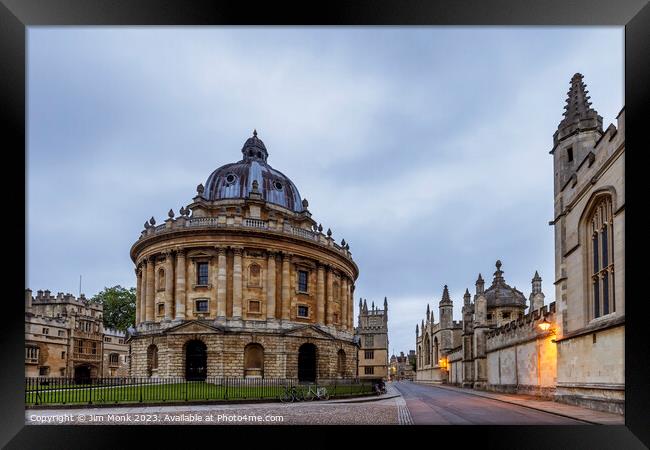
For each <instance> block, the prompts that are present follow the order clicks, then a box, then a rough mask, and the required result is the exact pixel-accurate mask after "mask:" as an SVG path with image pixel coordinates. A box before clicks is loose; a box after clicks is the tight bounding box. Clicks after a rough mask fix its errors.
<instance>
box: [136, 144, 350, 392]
mask: <svg viewBox="0 0 650 450" xmlns="http://www.w3.org/2000/svg"><path fill="white" fill-rule="evenodd" d="M241 152H242V159H241V160H240V161H238V162H236V163H232V164H226V165H224V166H222V167H220V168H218V169H216V170H215V171H214V172H212V174H211V175H210V176H209V177H208V179H207V181H206V184H205V186H204V185H203V184H200V185H199V186H198V187H197V195H196V196H195V197H194V198H193V200H192V202H191V203H190V204H189V205H188V206H187V207H185V206H184V207H181V209H180V214H179V215H178V216H175V214H174V212H173V211H172V210H170V211H169V218H168V219H167V220H165V222H164V223H163V224H161V225H156V224H155V220H154V218H153V217H152V218H151V220H149V221H148V222H145V228H144V230H143V231H142V234H141V236H140V238H139V239H138V240H137V241H136V242H135V244H133V246H132V248H131V258H132V260H133V262H134V263H135V272H136V277H137V288H136V290H137V302H136V303H137V307H136V326H135V329H134V330H132V331H133V332H132V333H131V335H130V338H129V342H130V345H131V375H133V376H152V377H154V376H155V377H183V378H186V379H205V377H221V376H228V377H282V378H285V377H287V378H299V379H301V380H315V379H319V378H335V377H343V378H347V377H354V376H356V365H357V346H356V345H355V343H354V340H353V334H354V326H353V300H352V299H353V295H354V282H355V280H356V279H357V277H358V274H359V271H358V268H357V265H356V264H355V263H354V261H353V259H352V254H351V253H350V246H349V244H347V243H346V242H345V240H342V241H341V243H340V244H337V243H336V242H335V241H334V239H333V237H332V232H331V230H329V229H328V230H327V232H326V233H324V232H323V226H322V225H320V224H318V223H317V222H316V221H315V220H314V219H312V215H311V212H310V211H309V209H308V206H309V204H308V202H307V200H306V199H301V197H300V194H299V193H298V189H297V188H296V186H295V185H294V184H293V182H292V181H291V180H290V179H289V178H287V177H286V176H285V175H284V174H282V173H281V172H279V171H277V170H275V169H273V168H272V167H271V166H270V165H269V164H268V163H267V158H268V152H267V149H266V146H265V145H264V143H263V142H262V141H261V140H260V139H259V138H258V137H257V132H254V133H253V136H252V137H251V138H249V139H248V140H247V141H246V142H245V144H244V146H243V147H242V150H241Z"/></svg>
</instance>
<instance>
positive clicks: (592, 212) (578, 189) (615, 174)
mask: <svg viewBox="0 0 650 450" xmlns="http://www.w3.org/2000/svg"><path fill="white" fill-rule="evenodd" d="M587 93H588V91H587V90H586V86H585V83H584V82H583V76H582V75H581V74H579V73H576V74H575V75H574V76H573V78H572V79H571V85H570V89H569V92H568V98H567V105H566V106H565V109H566V111H565V113H564V115H565V117H564V119H563V120H562V122H561V123H560V125H559V127H558V129H557V131H556V132H555V134H554V136H553V149H552V150H551V152H550V153H551V154H552V155H553V168H554V180H555V184H554V186H555V189H554V193H555V217H554V219H553V221H552V222H551V224H552V225H553V226H554V228H555V296H556V302H557V320H556V324H555V325H556V327H555V328H556V334H557V336H556V342H557V358H558V362H557V367H558V374H557V388H556V394H555V395H556V399H557V400H558V401H562V402H567V403H571V404H577V405H583V406H587V407H591V408H597V409H602V410H606V411H613V412H618V413H623V410H624V400H625V358H624V356H625V109H624V108H623V109H622V110H621V111H620V113H619V114H618V117H617V121H618V127H615V126H614V125H613V124H610V125H609V126H608V127H607V129H606V130H605V131H603V127H602V121H603V119H602V117H601V116H599V115H598V113H597V112H596V111H595V110H594V109H592V108H591V103H590V102H589V101H588V100H589V97H588V96H587Z"/></svg>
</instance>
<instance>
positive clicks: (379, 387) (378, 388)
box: [373, 381, 388, 395]
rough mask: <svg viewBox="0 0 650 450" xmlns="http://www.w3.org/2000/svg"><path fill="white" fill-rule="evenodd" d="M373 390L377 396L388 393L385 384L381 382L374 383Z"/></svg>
mask: <svg viewBox="0 0 650 450" xmlns="http://www.w3.org/2000/svg"><path fill="white" fill-rule="evenodd" d="M373 390H374V391H375V394H377V395H381V394H385V393H386V392H388V391H387V390H386V384H385V383H384V382H383V381H380V382H379V383H375V384H374V386H373Z"/></svg>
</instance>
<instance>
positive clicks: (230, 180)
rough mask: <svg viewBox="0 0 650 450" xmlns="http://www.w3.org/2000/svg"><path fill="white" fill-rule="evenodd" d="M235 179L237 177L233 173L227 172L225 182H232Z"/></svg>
mask: <svg viewBox="0 0 650 450" xmlns="http://www.w3.org/2000/svg"><path fill="white" fill-rule="evenodd" d="M236 179H237V177H236V176H235V174H234V173H229V174H228V175H226V183H227V184H233V183H234V182H235V180H236Z"/></svg>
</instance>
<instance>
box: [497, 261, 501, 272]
mask: <svg viewBox="0 0 650 450" xmlns="http://www.w3.org/2000/svg"><path fill="white" fill-rule="evenodd" d="M496 266H497V270H501V260H500V259H497V262H496Z"/></svg>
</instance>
